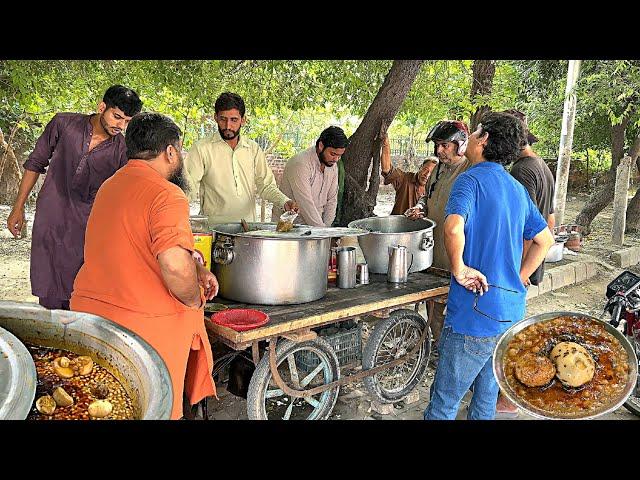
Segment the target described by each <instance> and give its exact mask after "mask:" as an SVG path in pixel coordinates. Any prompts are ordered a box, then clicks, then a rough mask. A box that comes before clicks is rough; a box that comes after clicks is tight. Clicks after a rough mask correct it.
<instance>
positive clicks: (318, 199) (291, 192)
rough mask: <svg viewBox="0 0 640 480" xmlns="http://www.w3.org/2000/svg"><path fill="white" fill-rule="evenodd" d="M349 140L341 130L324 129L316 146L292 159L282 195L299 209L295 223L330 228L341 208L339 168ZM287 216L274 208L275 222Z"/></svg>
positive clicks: (288, 166) (286, 168) (287, 169)
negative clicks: (339, 207) (338, 206)
mask: <svg viewBox="0 0 640 480" xmlns="http://www.w3.org/2000/svg"><path fill="white" fill-rule="evenodd" d="M348 144H349V139H348V138H347V136H346V135H345V133H344V131H343V130H342V129H341V128H340V127H335V126H332V127H329V128H326V129H325V130H323V132H322V133H321V134H320V137H319V138H318V140H317V141H316V144H315V146H313V147H309V148H307V149H306V150H304V151H302V152H300V153H298V154H297V155H296V156H294V157H292V158H291V159H290V160H289V161H288V162H287V164H286V166H285V168H284V172H283V174H282V180H281V182H280V188H281V190H282V192H283V193H284V194H285V195H287V196H288V197H289V198H292V199H293V200H294V201H295V202H296V203H297V204H298V205H299V206H300V210H299V215H298V218H297V219H296V222H295V223H302V224H305V225H312V226H315V227H330V226H331V224H332V223H333V220H334V219H335V218H336V207H337V205H338V167H337V166H336V163H338V160H340V157H341V156H342V154H343V153H344V151H345V149H346V148H347V145H348ZM282 213H283V211H282V209H281V208H276V207H275V206H274V208H273V210H272V216H271V220H272V221H274V222H276V221H278V219H279V218H280V215H281V214H282Z"/></svg>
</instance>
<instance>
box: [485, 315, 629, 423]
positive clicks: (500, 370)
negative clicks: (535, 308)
mask: <svg viewBox="0 0 640 480" xmlns="http://www.w3.org/2000/svg"><path fill="white" fill-rule="evenodd" d="M561 316H574V317H580V318H581V319H584V320H588V321H593V322H599V323H602V324H604V327H605V329H606V330H607V332H609V333H610V334H611V335H613V336H614V337H615V338H616V340H618V341H619V342H620V343H621V344H622V346H623V347H624V350H625V351H626V352H627V355H628V357H627V361H628V362H629V379H628V380H627V385H626V386H625V389H624V391H623V392H622V394H621V395H620V396H619V398H617V399H616V400H615V401H612V402H611V404H610V405H608V406H606V407H602V408H601V409H600V410H598V411H596V412H591V413H589V414H587V415H584V416H576V415H572V416H562V415H552V414H550V413H549V412H545V411H543V410H541V409H539V408H537V407H534V406H533V405H529V404H527V403H525V402H524V401H523V400H521V399H520V397H519V396H518V395H517V394H516V392H515V391H514V390H513V389H512V388H511V386H510V385H509V384H508V383H507V379H506V376H505V372H504V356H505V354H506V352H507V348H508V345H509V342H511V340H512V339H513V337H515V336H516V335H517V334H518V333H519V332H521V331H522V330H524V329H525V328H527V327H529V326H531V325H533V324H535V323H543V322H546V321H548V320H552V319H554V318H557V317H561ZM493 374H494V376H495V378H496V381H497V382H498V385H499V386H500V390H501V391H502V393H503V394H504V395H505V396H506V397H507V398H508V399H509V400H511V401H512V402H513V403H515V404H516V405H517V406H518V408H521V409H522V410H524V411H525V412H526V413H527V414H529V415H531V416H532V417H536V418H544V419H550V420H559V419H566V420H587V419H592V418H597V417H600V416H602V415H606V414H607V413H610V412H613V411H614V410H616V409H618V408H619V407H620V406H621V405H622V404H623V403H624V402H625V401H626V400H627V398H629V396H630V395H631V393H633V389H634V388H635V385H636V381H637V377H638V358H637V357H636V353H635V351H634V348H633V346H632V345H631V343H629V340H627V338H626V337H625V336H624V335H623V334H622V333H620V332H619V331H618V330H616V329H615V328H614V327H612V326H611V325H609V324H608V323H607V322H603V321H602V320H599V319H597V318H596V317H592V316H590V315H585V314H583V313H577V312H549V313H542V314H540V315H534V316H533V317H530V318H527V319H525V320H523V321H521V322H518V323H516V324H515V325H513V326H512V327H510V328H509V329H508V330H507V331H506V332H504V333H503V334H502V336H501V337H500V339H499V340H498V343H497V345H496V348H495V350H494V351H493Z"/></svg>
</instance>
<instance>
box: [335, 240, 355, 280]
mask: <svg viewBox="0 0 640 480" xmlns="http://www.w3.org/2000/svg"><path fill="white" fill-rule="evenodd" d="M336 256H337V257H338V281H337V282H336V283H337V286H338V288H353V287H355V286H356V247H339V248H337V249H336Z"/></svg>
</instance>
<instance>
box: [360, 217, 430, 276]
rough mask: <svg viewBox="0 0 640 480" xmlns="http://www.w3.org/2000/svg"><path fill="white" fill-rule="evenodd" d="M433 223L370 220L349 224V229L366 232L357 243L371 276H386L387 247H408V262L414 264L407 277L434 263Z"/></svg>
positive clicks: (405, 218) (387, 218) (424, 221)
mask: <svg viewBox="0 0 640 480" xmlns="http://www.w3.org/2000/svg"><path fill="white" fill-rule="evenodd" d="M435 226H436V223H435V222H434V221H433V220H429V219H427V218H425V219H418V220H411V219H409V218H407V217H405V216H404V215H389V216H387V217H369V218H364V219H362V220H354V221H353V222H351V223H349V227H351V228H363V229H365V230H369V234H368V235H362V236H360V237H358V243H360V248H361V249H362V253H363V254H364V258H365V259H366V260H367V263H368V264H369V271H370V272H373V273H387V267H388V265H389V247H390V246H397V245H403V246H405V247H407V250H408V253H410V254H411V255H409V258H410V261H411V256H413V263H412V264H411V268H410V269H409V273H412V272H420V271H422V270H425V269H427V268H429V267H430V266H431V264H432V263H433V228H434V227H435Z"/></svg>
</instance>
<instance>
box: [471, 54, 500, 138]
mask: <svg viewBox="0 0 640 480" xmlns="http://www.w3.org/2000/svg"><path fill="white" fill-rule="evenodd" d="M472 69H473V81H472V83H471V101H472V102H473V101H474V100H475V99H476V97H479V96H486V95H491V89H492V88H493V77H494V76H495V74H496V61H495V60H474V61H473V68H472ZM490 110H491V107H490V106H489V105H479V106H478V108H477V109H476V111H475V112H474V114H473V115H471V121H470V123H469V129H470V131H472V132H473V131H475V129H476V128H478V124H479V123H480V119H481V118H482V116H483V115H484V114H485V113H487V112H488V111H490Z"/></svg>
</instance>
